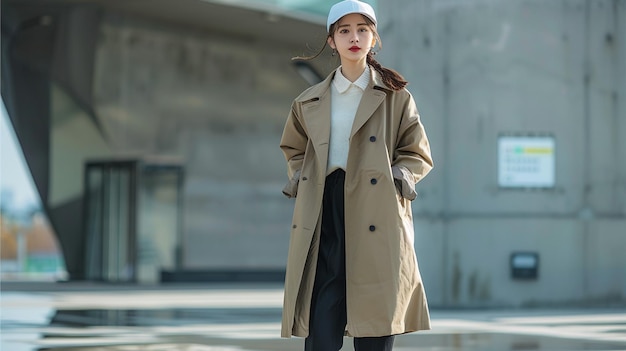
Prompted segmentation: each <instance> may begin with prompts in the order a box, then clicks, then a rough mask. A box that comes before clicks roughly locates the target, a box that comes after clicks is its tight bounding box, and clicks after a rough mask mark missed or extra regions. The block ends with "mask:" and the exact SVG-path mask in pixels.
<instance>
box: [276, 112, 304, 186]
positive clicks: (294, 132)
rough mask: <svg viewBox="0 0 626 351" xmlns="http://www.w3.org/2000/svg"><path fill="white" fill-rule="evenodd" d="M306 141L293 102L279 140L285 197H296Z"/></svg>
mask: <svg viewBox="0 0 626 351" xmlns="http://www.w3.org/2000/svg"><path fill="white" fill-rule="evenodd" d="M308 140H309V138H308V135H307V134H306V131H305V129H304V127H303V125H302V123H301V121H300V116H299V114H298V112H297V105H296V103H295V102H294V103H293V104H292V106H291V112H290V113H289V116H288V117H287V122H286V123H285V128H284V130H283V135H282V138H281V140H280V149H281V150H282V152H283V154H284V156H285V159H286V160H287V176H288V178H289V180H288V181H287V184H286V185H285V187H284V188H283V194H285V196H287V197H290V198H292V197H296V195H297V193H298V182H299V181H300V172H301V171H302V162H303V160H304V151H305V150H306V145H307V142H308Z"/></svg>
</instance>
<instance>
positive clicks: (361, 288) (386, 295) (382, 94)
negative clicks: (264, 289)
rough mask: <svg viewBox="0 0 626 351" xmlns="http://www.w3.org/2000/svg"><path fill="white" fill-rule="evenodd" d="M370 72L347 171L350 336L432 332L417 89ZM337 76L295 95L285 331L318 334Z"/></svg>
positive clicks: (290, 125) (428, 165) (289, 132)
mask: <svg viewBox="0 0 626 351" xmlns="http://www.w3.org/2000/svg"><path fill="white" fill-rule="evenodd" d="M371 72H372V76H371V79H370V83H369V86H368V87H367V89H366V90H365V92H364V93H363V97H362V99H361V103H360V105H359V107H358V110H357V113H356V116H355V120H354V124H353V127H352V132H351V137H350V148H349V152H348V161H347V166H346V170H345V171H346V177H345V221H346V224H345V226H346V228H345V229H346V234H345V247H346V253H345V255H346V304H347V321H348V322H347V326H346V333H347V335H350V336H355V337H367V336H384V335H395V334H403V333H408V332H412V331H418V330H425V329H430V318H429V312H428V305H427V302H426V295H425V294H424V288H423V286H422V280H421V277H420V274H419V270H418V265H417V259H416V256H415V250H414V246H413V218H412V212H411V202H410V200H412V199H414V198H415V196H416V193H415V190H414V187H415V183H417V182H418V181H420V180H421V179H422V178H423V177H424V176H425V175H426V174H427V173H428V172H429V171H430V170H431V169H432V166H433V163H432V159H431V156H430V146H429V143H428V139H427V137H426V134H425V132H424V128H423V126H422V124H421V122H420V117H419V115H418V111H417V109H416V106H415V102H414V101H413V98H412V96H411V95H410V93H409V92H408V91H407V90H406V89H403V90H400V91H393V90H390V89H389V88H387V87H386V86H385V85H384V84H383V83H382V80H381V77H380V76H379V74H378V73H377V72H376V71H375V70H374V69H371ZM333 76H334V73H332V74H331V75H329V76H328V78H326V80H324V81H323V82H321V83H319V84H317V85H315V86H312V87H311V88H309V89H307V90H306V91H304V92H303V93H302V94H301V95H300V96H298V97H297V98H296V99H295V100H294V102H293V105H292V108H291V113H290V114H289V116H288V118H287V122H286V124H285V129H284V131H283V136H282V139H281V143H280V147H281V149H282V151H283V153H284V155H285V158H286V160H287V164H288V167H287V168H288V176H289V182H288V184H287V186H286V187H285V189H284V190H283V193H285V195H287V196H288V197H295V199H296V200H295V207H294V213H293V222H292V227H291V238H290V244H289V254H288V259H287V261H288V262H287V272H286V277H285V292H284V306H283V320H282V332H281V335H282V337H290V336H291V335H295V336H300V337H306V336H308V333H309V315H310V305H311V295H312V292H313V282H314V278H315V269H316V262H317V253H318V248H319V236H320V232H319V228H320V222H321V204H322V196H323V191H324V181H325V178H326V173H327V172H326V171H327V167H326V165H327V159H328V143H329V136H330V103H331V102H330V100H331V91H330V84H331V82H332V78H333Z"/></svg>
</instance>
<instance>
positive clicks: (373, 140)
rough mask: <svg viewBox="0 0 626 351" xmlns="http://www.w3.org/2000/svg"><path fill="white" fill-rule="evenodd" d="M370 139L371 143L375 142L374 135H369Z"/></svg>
mask: <svg viewBox="0 0 626 351" xmlns="http://www.w3.org/2000/svg"><path fill="white" fill-rule="evenodd" d="M370 141H371V142H372V143H373V142H375V141H376V137H375V136H373V135H372V136H371V137H370Z"/></svg>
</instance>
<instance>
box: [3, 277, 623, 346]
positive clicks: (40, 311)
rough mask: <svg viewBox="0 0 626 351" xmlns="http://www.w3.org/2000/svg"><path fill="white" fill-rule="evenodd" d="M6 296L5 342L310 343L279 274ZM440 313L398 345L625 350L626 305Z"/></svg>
mask: <svg viewBox="0 0 626 351" xmlns="http://www.w3.org/2000/svg"><path fill="white" fill-rule="evenodd" d="M0 306H1V316H0V320H1V330H0V333H1V334H0V335H1V341H0V350H2V351H34V350H54V351H69V350H72V351H83V350H84V351H87V350H89V351H95V350H106V351H130V350H148V351H165V350H168V351H170V350H171V351H183V350H184V351H235V350H238V351H244V350H245V351H261V350H273V351H281V350H302V339H300V338H291V339H280V338H279V335H280V320H281V306H282V286H281V285H278V284H241V283H239V284H211V285H208V284H207V285H166V286H134V285H131V286H122V285H100V284H93V283H59V284H54V283H41V284H34V283H24V284H20V283H2V292H1V295H0ZM432 321H433V323H432V324H433V330H431V331H428V332H420V333H413V334H407V335H402V336H398V337H397V338H396V343H395V345H396V346H395V348H394V350H396V351H408V350H418V349H419V350H430V351H435V350H436V351H452V350H454V351H459V350H461V351H469V350H471V351H479V350H480V351H486V350H487V351H489V350H494V351H496V350H497V351H502V350H604V351H606V350H614V351H617V350H626V310H625V309H593V310H591V309H576V310H473V311H467V310H463V311H455V310H445V311H444V310H433V311H432ZM344 350H348V351H350V350H353V348H352V341H351V339H349V338H346V342H345V344H344Z"/></svg>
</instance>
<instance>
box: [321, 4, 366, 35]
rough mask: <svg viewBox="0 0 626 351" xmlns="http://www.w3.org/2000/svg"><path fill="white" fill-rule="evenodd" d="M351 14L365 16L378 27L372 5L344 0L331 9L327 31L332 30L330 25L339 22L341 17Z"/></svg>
mask: <svg viewBox="0 0 626 351" xmlns="http://www.w3.org/2000/svg"><path fill="white" fill-rule="evenodd" d="M351 13H360V14H362V15H365V16H367V17H368V18H369V19H371V20H372V22H374V25H376V14H375V13H374V9H373V8H372V6H370V4H368V3H365V2H362V1H357V0H344V1H341V2H338V3H336V4H334V5H333V7H331V8H330V12H329V13H328V20H327V21H326V30H327V31H328V30H330V25H331V24H333V23H335V22H337V21H339V19H340V18H341V17H343V16H345V15H349V14H351Z"/></svg>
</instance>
